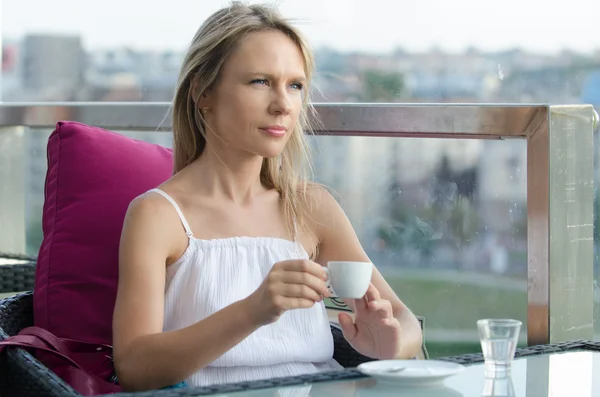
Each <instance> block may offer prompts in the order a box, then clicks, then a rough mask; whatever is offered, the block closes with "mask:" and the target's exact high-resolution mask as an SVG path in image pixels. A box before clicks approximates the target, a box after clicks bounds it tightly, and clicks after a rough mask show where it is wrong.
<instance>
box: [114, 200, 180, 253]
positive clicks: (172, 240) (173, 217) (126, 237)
mask: <svg viewBox="0 0 600 397" xmlns="http://www.w3.org/2000/svg"><path fill="white" fill-rule="evenodd" d="M182 230H183V229H182V226H181V223H180V221H179V218H178V216H177V213H176V211H175V209H174V208H173V205H172V204H171V203H170V202H169V201H168V200H167V199H165V198H164V197H162V196H161V195H160V194H158V193H156V192H151V191H149V192H146V193H143V194H141V195H140V196H138V197H136V198H134V199H133V200H132V201H131V203H130V204H129V207H128V208H127V213H126V215H125V220H124V224H123V235H122V240H121V244H126V245H129V244H130V243H134V242H138V241H139V243H140V244H142V245H144V246H148V245H149V244H153V243H155V244H156V247H155V248H158V249H160V251H162V252H161V253H162V254H164V255H166V256H167V257H171V256H173V255H177V253H178V252H179V251H181V248H180V247H179V246H180V245H181V244H182V243H185V234H184V232H183V231H182ZM182 239H183V240H182ZM144 243H145V244H144ZM136 245H137V244H136Z"/></svg>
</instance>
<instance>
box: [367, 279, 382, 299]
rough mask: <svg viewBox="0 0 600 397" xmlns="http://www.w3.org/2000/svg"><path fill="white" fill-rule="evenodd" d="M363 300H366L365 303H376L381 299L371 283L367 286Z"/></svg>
mask: <svg viewBox="0 0 600 397" xmlns="http://www.w3.org/2000/svg"><path fill="white" fill-rule="evenodd" d="M365 298H367V302H371V301H377V300H379V299H381V295H380V294H379V291H378V290H377V288H375V286H374V285H373V284H372V283H371V284H369V288H368V289H367V293H366V294H365Z"/></svg>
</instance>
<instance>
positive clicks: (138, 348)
mask: <svg viewBox="0 0 600 397" xmlns="http://www.w3.org/2000/svg"><path fill="white" fill-rule="evenodd" d="M169 206H170V204H169V203H168V202H166V200H164V199H162V197H151V196H146V197H144V198H138V199H136V200H134V201H133V202H132V204H131V205H130V207H129V209H128V212H127V215H126V218H125V223H124V226H123V233H122V237H121V246H120V253H119V286H118V293H117V300H116V304H115V310H114V318H113V344H114V360H115V368H116V372H117V376H118V378H119V382H120V383H121V384H122V385H123V388H124V389H125V390H149V389H158V388H161V387H165V386H169V385H173V384H176V383H179V382H181V381H182V380H184V379H186V378H187V377H189V376H190V375H191V374H193V373H194V372H196V371H197V370H199V369H200V368H202V367H204V366H205V365H207V364H208V363H210V362H211V361H213V360H215V359H216V358H218V357H219V356H221V355H222V354H223V353H225V352H226V351H227V350H229V349H231V348H232V347H233V346H235V345H236V344H237V343H239V342H240V341H242V340H243V339H244V338H246V337H247V336H248V335H250V334H251V333H252V332H253V331H254V330H256V329H257V328H258V327H259V325H258V324H255V322H254V321H253V319H252V318H251V316H250V313H251V311H250V310H248V308H247V307H245V306H246V302H245V301H240V302H237V303H234V304H232V305H231V306H228V307H226V308H224V309H223V310H221V311H219V312H217V313H215V314H214V315H212V316H210V317H208V318H206V319H204V320H202V321H200V322H198V323H195V324H193V325H191V326H189V327H186V328H183V329H180V330H176V331H169V332H162V328H163V313H164V288H165V271H166V261H167V258H168V257H169V256H170V255H171V254H172V252H171V251H173V247H176V246H177V245H179V246H181V238H182V236H183V238H184V239H186V240H187V237H186V236H185V234H184V231H183V229H182V226H181V224H180V223H179V220H178V218H177V216H176V215H174V212H173V208H171V207H169ZM177 238H179V240H177Z"/></svg>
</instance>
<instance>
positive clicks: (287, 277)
mask: <svg viewBox="0 0 600 397" xmlns="http://www.w3.org/2000/svg"><path fill="white" fill-rule="evenodd" d="M281 281H282V282H283V283H285V284H289V285H294V286H306V287H308V288H310V289H311V290H313V291H314V292H315V293H316V294H318V295H319V298H320V297H321V296H325V297H329V296H330V295H331V293H330V292H329V289H328V288H327V284H326V283H325V281H324V280H323V279H322V278H319V277H316V276H315V275H313V274H311V273H306V272H295V271H290V272H284V273H283V274H282V275H281ZM319 300H320V299H319Z"/></svg>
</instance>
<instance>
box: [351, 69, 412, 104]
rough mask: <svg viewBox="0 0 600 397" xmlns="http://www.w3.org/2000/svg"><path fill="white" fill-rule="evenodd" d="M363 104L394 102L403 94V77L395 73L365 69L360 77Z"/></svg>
mask: <svg viewBox="0 0 600 397" xmlns="http://www.w3.org/2000/svg"><path fill="white" fill-rule="evenodd" d="M362 82H363V92H362V96H361V98H362V100H363V101H364V102H394V101H396V100H397V99H398V98H399V97H401V96H402V94H403V92H404V88H405V87H404V76H403V75H402V74H401V73H397V72H385V71H381V70H375V69H367V70H365V71H364V72H363V76H362Z"/></svg>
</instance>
